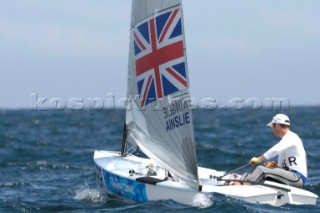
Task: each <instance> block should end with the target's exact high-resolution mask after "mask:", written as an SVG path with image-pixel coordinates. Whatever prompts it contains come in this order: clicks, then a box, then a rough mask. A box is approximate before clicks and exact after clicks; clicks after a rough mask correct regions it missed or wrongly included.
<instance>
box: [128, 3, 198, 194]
mask: <svg viewBox="0 0 320 213" xmlns="http://www.w3.org/2000/svg"><path fill="white" fill-rule="evenodd" d="M130 33H131V36H130V52H129V71H128V100H129V103H128V109H127V112H126V123H127V125H128V130H129V136H128V137H129V138H130V139H131V140H133V141H134V142H135V143H136V144H137V145H138V146H139V147H140V149H141V150H142V151H143V152H144V153H145V154H146V155H147V156H148V157H150V158H151V159H152V160H153V161H154V162H155V163H156V164H158V165H160V166H162V167H163V168H165V169H166V170H168V171H170V172H171V173H173V174H174V175H175V176H178V177H179V178H181V179H182V180H184V181H185V182H186V183H187V184H188V185H189V186H191V187H193V188H195V189H198V187H199V178H198V165H197V156H196V151H195V140H194V132H193V120H192V112H191V109H190V100H191V99H190V94H189V77H188V70H187V56H186V51H185V50H186V48H185V38H184V24H183V11H182V5H181V0H133V1H132V17H131V31H130Z"/></svg>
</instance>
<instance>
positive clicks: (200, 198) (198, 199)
mask: <svg viewBox="0 0 320 213" xmlns="http://www.w3.org/2000/svg"><path fill="white" fill-rule="evenodd" d="M212 204H213V195H212V194H203V193H198V194H196V196H195V197H194V198H193V201H192V203H191V206H192V207H197V208H201V209H204V208H209V207H210V206H212Z"/></svg>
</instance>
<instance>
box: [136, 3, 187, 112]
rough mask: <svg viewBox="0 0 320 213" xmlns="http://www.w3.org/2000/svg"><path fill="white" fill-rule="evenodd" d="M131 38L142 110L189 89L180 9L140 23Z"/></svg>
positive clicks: (174, 9)
mask: <svg viewBox="0 0 320 213" xmlns="http://www.w3.org/2000/svg"><path fill="white" fill-rule="evenodd" d="M133 39H134V42H133V43H134V53H135V65H136V76H137V86H138V92H139V95H140V98H141V107H144V106H146V105H148V104H150V103H152V102H154V101H156V100H158V99H161V98H163V97H165V96H168V95H170V94H172V93H175V92H178V91H181V90H183V89H185V88H187V87H188V80H187V72H186V58H185V52H184V36H183V28H182V19H181V9H180V8H173V9H171V10H170V11H165V12H163V13H160V14H158V15H156V16H155V17H153V18H151V19H148V20H147V21H145V22H143V23H141V24H139V25H138V26H137V27H136V28H134V30H133Z"/></svg>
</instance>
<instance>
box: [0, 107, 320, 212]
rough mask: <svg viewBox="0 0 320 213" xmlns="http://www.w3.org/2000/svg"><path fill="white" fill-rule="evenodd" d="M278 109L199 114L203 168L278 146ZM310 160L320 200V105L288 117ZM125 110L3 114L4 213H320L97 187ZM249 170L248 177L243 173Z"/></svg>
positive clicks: (239, 161) (226, 166) (231, 164)
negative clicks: (148, 198) (101, 157)
mask: <svg viewBox="0 0 320 213" xmlns="http://www.w3.org/2000/svg"><path fill="white" fill-rule="evenodd" d="M277 113H279V111H268V110H260V111H251V110H249V109H245V110H243V111H234V110H231V109H229V110H227V111H219V110H215V111H194V112H193V119H194V129H195V137H196V141H197V147H196V148H197V156H198V163H199V165H200V166H203V167H209V168H214V169H217V170H231V169H235V168H237V167H240V166H242V165H244V164H245V163H247V162H248V161H249V159H250V158H251V157H252V156H258V155H260V154H262V153H263V152H264V151H265V150H267V149H268V148H269V147H271V146H272V145H273V144H275V143H276V142H277V141H278V140H277V139H276V138H275V137H274V136H273V134H272V132H271V129H270V128H268V127H266V123H268V122H269V121H270V120H271V118H272V116H273V115H274V114H277ZM285 113H286V114H288V115H289V117H290V118H291V121H292V130H293V131H294V132H296V133H298V134H299V135H300V137H301V138H302V139H303V142H304V146H305V149H306V151H307V154H308V172H309V178H308V184H307V186H306V187H305V188H306V189H307V190H310V191H312V192H314V193H316V194H318V195H320V166H319V162H320V154H319V153H320V107H297V108H291V109H290V110H289V111H286V112H285ZM123 121H124V111H122V110H116V111H111V110H105V111H101V112H96V113H95V114H94V115H90V114H89V113H88V112H85V111H83V112H71V111H52V110H48V111H30V110H0V212H41V213H42V212H214V211H215V212H320V202H319V201H318V202H317V205H316V206H293V205H286V206H283V207H272V206H269V205H261V204H260V205H258V204H250V203H246V202H242V201H237V200H234V199H230V198H226V197H224V196H221V195H212V196H199V197H197V198H196V199H195V202H194V203H193V205H191V206H185V205H181V204H178V203H175V202H173V201H159V202H149V203H131V202H127V201H123V200H119V199H115V198H112V197H108V196H105V195H102V194H100V193H99V191H97V189H96V182H95V165H94V162H93V152H94V150H96V149H105V150H119V149H120V141H121V137H122V126H123ZM239 172H242V171H239Z"/></svg>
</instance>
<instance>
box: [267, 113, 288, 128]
mask: <svg viewBox="0 0 320 213" xmlns="http://www.w3.org/2000/svg"><path fill="white" fill-rule="evenodd" d="M273 123H276V124H285V125H287V126H290V120H289V117H288V116H286V115H285V114H277V115H275V116H274V117H273V118H272V121H271V122H270V123H268V124H267V126H270V127H272V124H273Z"/></svg>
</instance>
